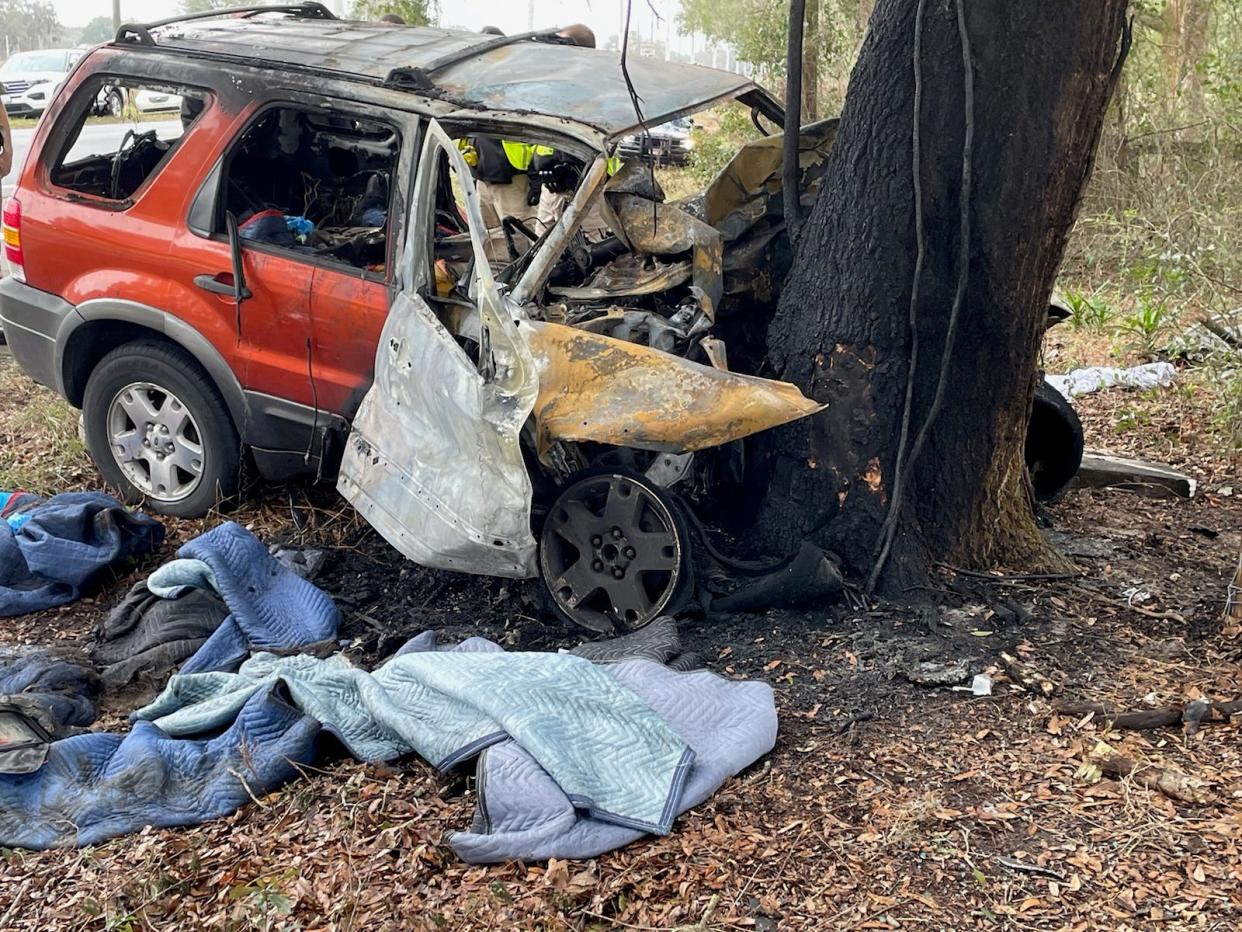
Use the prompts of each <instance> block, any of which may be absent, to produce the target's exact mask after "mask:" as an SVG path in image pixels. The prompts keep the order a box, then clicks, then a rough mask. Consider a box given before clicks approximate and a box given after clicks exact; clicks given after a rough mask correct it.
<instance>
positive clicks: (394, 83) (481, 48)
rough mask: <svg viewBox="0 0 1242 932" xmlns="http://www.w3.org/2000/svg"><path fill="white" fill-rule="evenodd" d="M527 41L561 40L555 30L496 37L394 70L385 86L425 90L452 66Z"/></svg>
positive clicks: (386, 80)
mask: <svg viewBox="0 0 1242 932" xmlns="http://www.w3.org/2000/svg"><path fill="white" fill-rule="evenodd" d="M526 41H534V42H553V43H555V42H557V41H559V40H558V38H557V34H556V29H555V28H553V29H536V30H533V31H531V32H519V33H514V34H513V35H511V36H496V37H495V38H493V39H490V40H488V41H487V42H480V43H478V44H477V45H472V46H470V47H469V48H466V49H462V50H461V51H457V52H451V53H449V54H448V55H442V56H441V57H439V58H437V59H435V60H434V61H431V62H428V63H427V64H426V65H425V66H423V67H422V68H394V69H393V70H392V71H390V72H388V77H387V78H385V79H384V84H385V86H387V87H395V88H398V89H406V90H423V89H425V87H426V84H427V81H428V80H429V78H428V76H429V75H431V74H434V73H435V72H437V71H440V70H442V69H444V68H448V67H449V66H451V65H457V64H460V63H461V62H463V61H469V60H470V59H472V58H478V57H479V56H480V55H486V54H487V53H488V52H491V51H494V50H495V49H502V48H504V47H506V46H509V45H517V44H518V43H520V42H526Z"/></svg>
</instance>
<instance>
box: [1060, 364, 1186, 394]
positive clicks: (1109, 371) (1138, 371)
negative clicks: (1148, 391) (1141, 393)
mask: <svg viewBox="0 0 1242 932" xmlns="http://www.w3.org/2000/svg"><path fill="white" fill-rule="evenodd" d="M1176 375H1177V368H1176V367H1175V366H1174V365H1173V364H1172V363H1171V362H1149V363H1144V364H1143V365H1140V366H1130V367H1129V368H1124V369H1123V368H1118V367H1116V366H1090V367H1088V368H1086V369H1075V370H1074V371H1073V372H1070V373H1068V374H1066V375H1045V376H1044V381H1045V382H1047V383H1048V384H1049V385H1051V386H1052V387H1053V388H1055V389H1056V390H1057V391H1058V392H1060V393H1061V394H1062V395H1063V396H1064V397H1065V398H1067V399H1069V398H1077V397H1078V396H1079V395H1090V394H1091V393H1092V392H1098V391H1099V390H1100V389H1104V388H1113V387H1119V388H1167V387H1168V386H1170V385H1172V384H1173V379H1174V377H1175V376H1176Z"/></svg>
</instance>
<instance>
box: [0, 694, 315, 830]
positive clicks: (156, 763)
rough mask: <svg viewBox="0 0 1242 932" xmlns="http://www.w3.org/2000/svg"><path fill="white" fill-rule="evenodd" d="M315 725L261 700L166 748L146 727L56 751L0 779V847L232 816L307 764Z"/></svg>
mask: <svg viewBox="0 0 1242 932" xmlns="http://www.w3.org/2000/svg"><path fill="white" fill-rule="evenodd" d="M318 733H319V723H318V722H316V721H315V720H314V719H313V718H311V717H310V716H308V715H303V714H302V713H301V712H299V711H298V710H297V709H294V708H293V707H292V706H290V705H288V703H286V702H284V701H283V700H282V699H281V698H280V697H279V696H277V695H275V694H274V693H273V691H272V690H270V689H268V690H262V691H259V692H257V693H255V695H254V696H252V697H251V698H250V700H249V701H248V702H247V703H246V704H245V705H244V706H243V707H242V708H241V709H240V710H239V711H238V713H237V717H236V719H234V721H233V722H232V724H231V725H230V726H229V727H228V729H226V730H225V731H224V732H223V733H221V734H219V735H217V736H215V737H211V738H207V739H205V740H194V741H192V740H187V739H184V738H170V737H168V736H167V735H165V734H164V733H163V732H161V731H160V730H159V729H158V728H156V727H155V726H154V725H152V724H151V723H149V722H139V723H138V724H137V725H135V726H134V729H133V731H131V732H130V733H129V734H128V735H124V736H122V735H111V734H102V733H91V734H85V735H78V736H77V737H73V738H66V739H64V740H63V741H57V742H55V743H54V744H53V745H52V746H51V749H50V751H49V753H48V758H47V762H46V763H45V764H44V765H43V766H42V767H41V768H40V769H39V770H38V771H36V772H34V773H29V774H23V775H20V776H2V777H0V846H3V847H15V848H32V849H36V850H41V849H44V848H59V847H70V846H74V845H78V846H82V845H93V844H98V843H99V842H101V841H104V840H106V839H108V838H113V837H115V836H117V835H123V834H125V833H127V832H134V831H138V830H139V829H141V828H143V827H144V826H147V825H153V826H156V827H170V826H176V825H197V824H199V823H201V822H205V821H207V820H208V819H215V818H219V817H221V816H225V815H228V814H230V813H232V812H235V811H237V810H238V809H240V808H241V807H242V806H244V805H246V804H247V803H248V802H250V801H251V794H252V793H253V794H254V796H256V797H257V796H261V795H263V794H264V793H267V792H268V791H270V790H273V789H276V788H277V787H279V786H280V785H281V784H283V783H285V782H286V781H288V780H290V779H292V778H293V777H295V776H297V774H298V770H297V767H296V766H295V764H305V763H310V762H311V761H312V760H313V759H314V757H315V736H316V735H317V734H318Z"/></svg>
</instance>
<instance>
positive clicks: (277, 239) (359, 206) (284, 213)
mask: <svg viewBox="0 0 1242 932" xmlns="http://www.w3.org/2000/svg"><path fill="white" fill-rule="evenodd" d="M399 150H400V134H399V133H398V131H397V130H396V128H395V127H393V126H391V125H389V124H388V123H385V122H381V121H378V120H372V119H364V118H358V117H356V116H352V115H349V114H346V113H343V112H340V111H333V112H324V111H312V110H308V109H304V108H300V107H295V106H277V107H270V108H268V109H267V110H265V111H263V113H262V114H260V116H259V117H258V119H256V120H255V121H254V122H252V123H251V124H250V125H249V126H248V127H247V128H246V130H245V131H244V132H243V133H242V135H241V136H240V137H239V138H238V139H237V140H236V142H235V143H234V144H233V146H232V148H231V149H230V151H229V153H228V155H227V156H226V159H225V162H224V177H223V182H222V186H221V188H220V189H219V190H220V192H221V196H220V199H219V201H218V205H219V206H218V210H217V213H218V216H217V217H216V218H215V220H214V222H213V232H214V233H217V234H219V233H223V232H224V230H225V215H226V212H227V213H232V214H233V216H234V217H235V218H236V219H237V225H238V232H239V233H240V235H241V239H242V242H243V244H262V245H264V246H266V247H268V248H275V249H279V250H282V251H288V252H291V253H294V254H297V255H299V256H303V257H305V258H307V259H308V260H316V261H327V262H335V263H340V264H343V265H348V266H352V267H353V268H356V269H362V270H363V271H365V272H370V273H374V274H376V275H383V274H384V272H385V268H384V265H385V262H386V258H387V238H388V228H389V225H388V219H389V213H390V210H389V207H390V200H391V197H392V189H393V178H394V176H395V173H396V170H397V157H398V153H399Z"/></svg>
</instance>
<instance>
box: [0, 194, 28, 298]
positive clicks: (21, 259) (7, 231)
mask: <svg viewBox="0 0 1242 932" xmlns="http://www.w3.org/2000/svg"><path fill="white" fill-rule="evenodd" d="M3 218H4V222H3V224H0V230H2V231H3V234H4V258H5V260H7V261H8V263H9V274H10V275H12V276H13V277H14V278H16V279H17V280H18V281H19V282H24V281H25V280H26V257H25V255H24V254H23V253H22V204H21V201H19V200H18V199H17V198H15V197H11V198H9V199H8V200H7V201H5V202H4V214H3Z"/></svg>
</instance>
